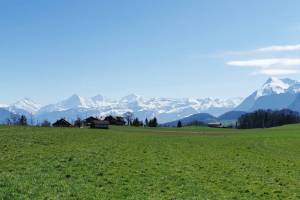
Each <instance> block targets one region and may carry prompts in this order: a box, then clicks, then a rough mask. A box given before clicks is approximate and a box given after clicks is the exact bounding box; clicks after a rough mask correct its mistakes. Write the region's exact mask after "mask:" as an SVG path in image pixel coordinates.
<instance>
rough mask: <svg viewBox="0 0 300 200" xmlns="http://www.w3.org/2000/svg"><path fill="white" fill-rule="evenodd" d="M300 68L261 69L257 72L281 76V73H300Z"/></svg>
mask: <svg viewBox="0 0 300 200" xmlns="http://www.w3.org/2000/svg"><path fill="white" fill-rule="evenodd" d="M298 73H299V70H297V69H262V70H259V71H258V72H257V73H256V74H263V75H268V76H280V75H291V74H298Z"/></svg>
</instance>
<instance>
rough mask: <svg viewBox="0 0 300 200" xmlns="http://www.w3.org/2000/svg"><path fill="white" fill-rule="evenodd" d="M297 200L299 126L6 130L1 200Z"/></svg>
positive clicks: (0, 137)
mask: <svg viewBox="0 0 300 200" xmlns="http://www.w3.org/2000/svg"><path fill="white" fill-rule="evenodd" d="M47 197H48V199H57V198H59V199H72V198H74V199H126V198H127V199H289V198H290V199H299V198H300V126H299V125H293V126H284V127H280V128H274V129H268V130H247V131H239V130H229V129H208V128H184V129H175V128H174V129H172V128H161V129H139V128H122V127H112V128H111V129H110V130H88V129H54V128H52V129H51V128H20V127H19V128H16V127H14V128H12V127H0V199H16V198H21V199H26V198H27V199H33V198H38V199H43V198H47Z"/></svg>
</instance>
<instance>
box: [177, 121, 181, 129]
mask: <svg viewBox="0 0 300 200" xmlns="http://www.w3.org/2000/svg"><path fill="white" fill-rule="evenodd" d="M181 127H182V123H181V121H180V120H179V121H178V122H177V128H181Z"/></svg>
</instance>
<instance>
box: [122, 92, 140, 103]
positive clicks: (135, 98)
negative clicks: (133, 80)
mask: <svg viewBox="0 0 300 200" xmlns="http://www.w3.org/2000/svg"><path fill="white" fill-rule="evenodd" d="M140 100H142V97H141V96H139V95H136V94H130V95H127V96H125V97H123V98H122V99H121V100H120V102H122V103H132V102H137V101H140Z"/></svg>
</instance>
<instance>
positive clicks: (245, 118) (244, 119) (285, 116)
mask: <svg viewBox="0 0 300 200" xmlns="http://www.w3.org/2000/svg"><path fill="white" fill-rule="evenodd" d="M299 122H300V117H299V113H297V112H294V111H291V110H288V109H284V110H279V111H272V110H257V111H255V112H252V113H247V114H244V115H242V116H241V117H240V118H239V119H238V121H237V128H241V129H251V128H270V127H276V126H282V125H285V124H295V123H299Z"/></svg>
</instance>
